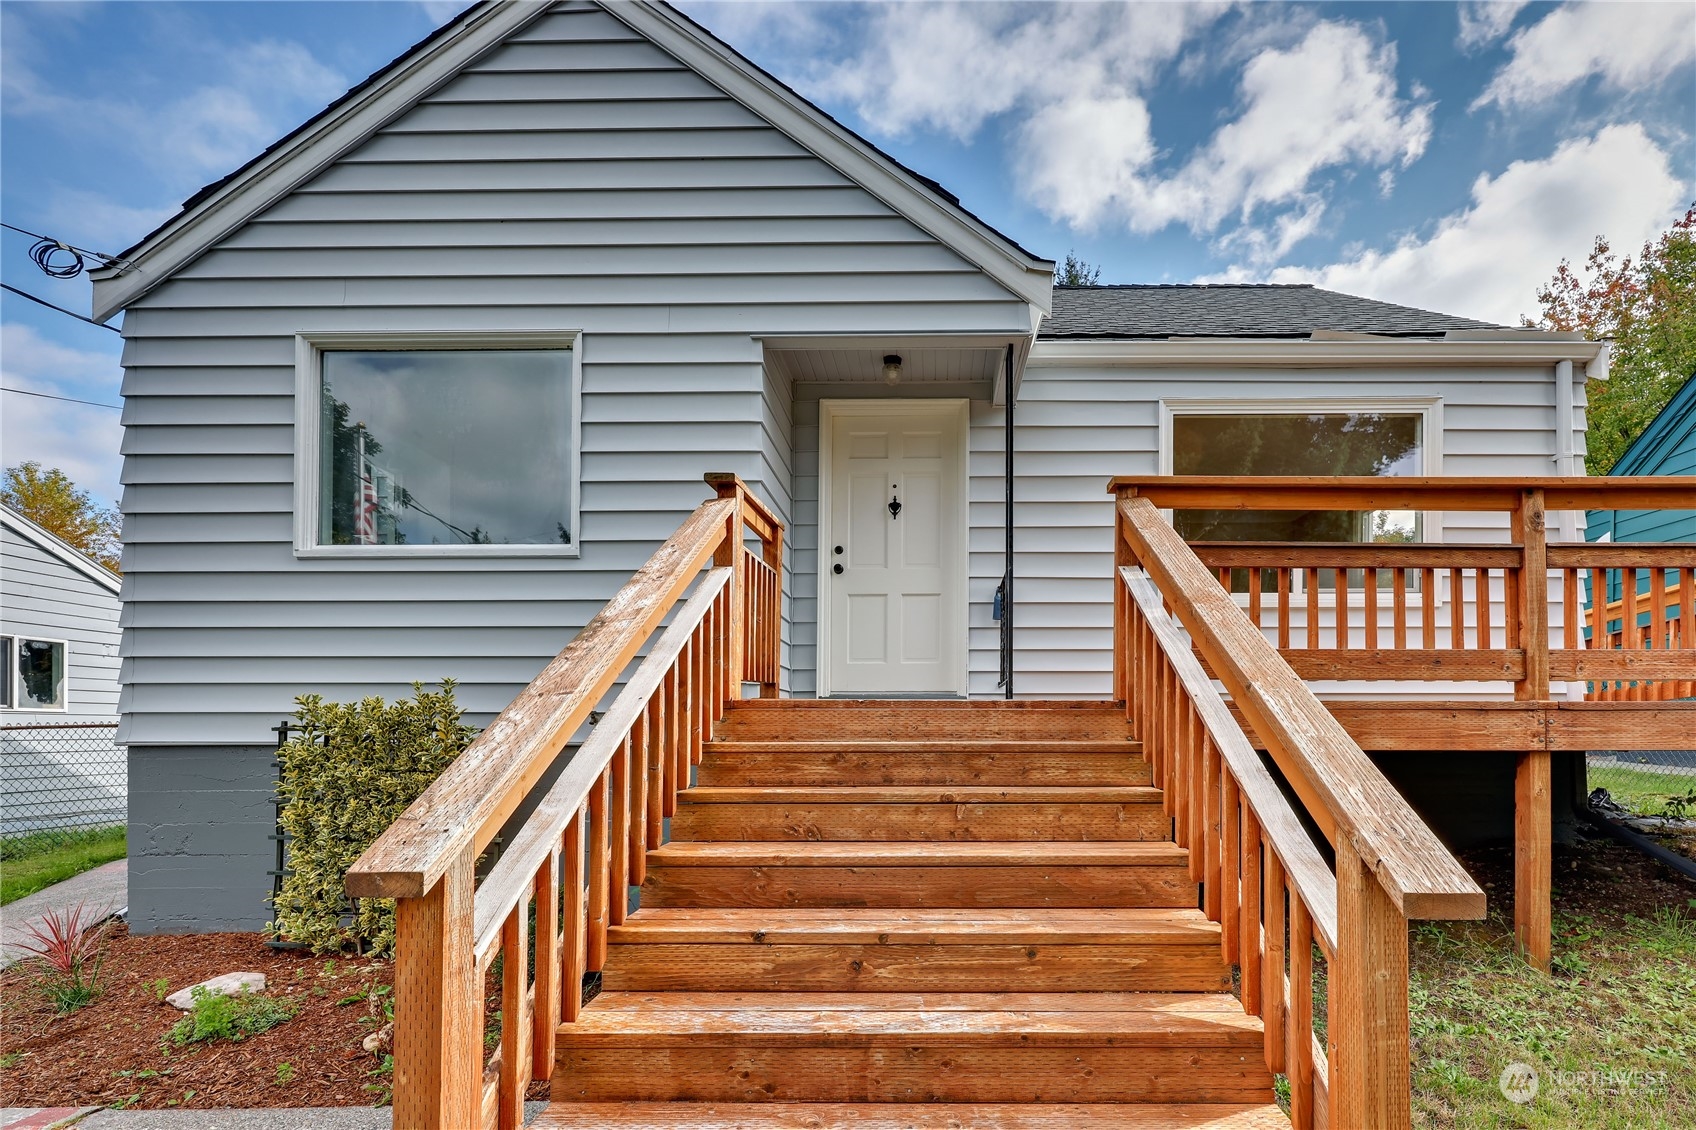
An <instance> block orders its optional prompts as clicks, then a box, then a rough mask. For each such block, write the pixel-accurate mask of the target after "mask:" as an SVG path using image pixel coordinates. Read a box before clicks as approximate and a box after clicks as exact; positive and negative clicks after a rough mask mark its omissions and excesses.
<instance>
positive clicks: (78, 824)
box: [0, 722, 129, 857]
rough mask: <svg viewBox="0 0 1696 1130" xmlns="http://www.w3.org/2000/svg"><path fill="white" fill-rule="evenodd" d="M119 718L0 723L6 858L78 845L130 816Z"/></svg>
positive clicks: (0, 821)
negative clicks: (119, 744)
mask: <svg viewBox="0 0 1696 1130" xmlns="http://www.w3.org/2000/svg"><path fill="white" fill-rule="evenodd" d="M117 732H118V724H117V723H116V722H68V723H63V724H48V725H26V726H0V855H3V856H5V857H17V856H21V855H27V854H34V853H36V852H39V851H49V850H53V849H55V848H58V847H62V846H67V845H70V844H75V843H78V842H81V841H84V840H87V839H88V838H90V837H91V836H96V835H98V834H99V833H101V832H103V831H107V830H110V829H115V828H122V827H123V826H124V825H125V823H126V822H127V820H128V807H129V765H128V762H127V760H126V758H125V756H124V751H123V750H122V749H121V748H120V747H119V746H118V744H117V743H116V742H115V741H114V740H113V739H114V738H115V737H116V736H117Z"/></svg>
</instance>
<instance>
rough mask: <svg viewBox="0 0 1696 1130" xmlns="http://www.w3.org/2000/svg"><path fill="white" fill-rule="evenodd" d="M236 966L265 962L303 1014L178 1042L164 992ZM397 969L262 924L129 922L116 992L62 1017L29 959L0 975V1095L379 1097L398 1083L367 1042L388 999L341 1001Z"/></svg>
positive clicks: (22, 1100) (30, 1099) (107, 979)
mask: <svg viewBox="0 0 1696 1130" xmlns="http://www.w3.org/2000/svg"><path fill="white" fill-rule="evenodd" d="M237 971H251V972H257V973H263V974H265V976H266V978H267V979H268V982H269V983H268V985H267V988H266V995H267V996H270V997H272V998H274V999H276V1000H278V1001H280V1002H283V1003H285V1004H286V1005H288V1006H289V1007H290V1008H293V1009H295V1010H296V1012H295V1015H294V1017H293V1018H292V1019H290V1020H288V1021H286V1022H284V1023H283V1024H281V1025H279V1026H278V1027H276V1028H273V1029H271V1030H270V1031H267V1032H261V1033H258V1034H257V1035H252V1036H249V1037H247V1038H246V1039H243V1040H241V1041H239V1042H230V1041H224V1040H220V1041H216V1042H212V1043H206V1044H190V1045H188V1046H187V1047H182V1048H177V1047H172V1046H170V1045H168V1044H167V1042H166V1039H165V1034H166V1033H167V1032H168V1031H169V1030H170V1028H171V1026H172V1025H173V1024H175V1023H176V1022H177V1020H178V1019H179V1018H180V1017H181V1016H182V1015H183V1014H182V1013H180V1012H178V1011H177V1010H176V1009H174V1008H172V1007H171V1006H169V1005H167V1004H164V1003H163V1001H162V997H163V996H164V994H165V993H168V992H175V991H176V990H178V989H182V988H185V987H187V986H189V985H193V984H196V983H198V982H200V981H203V980H205V979H207V978H208V977H212V976H216V975H217V974H220V973H231V972H237ZM393 976H394V967H393V965H392V964H390V963H389V962H386V961H366V960H347V959H333V960H332V959H326V958H316V957H309V956H306V955H304V954H297V953H287V952H282V953H279V952H277V951H275V950H272V949H270V948H269V947H268V946H266V945H265V942H264V939H263V938H262V937H260V936H259V935H257V934H199V935H192V936H186V937H164V936H158V935H155V936H150V937H131V936H130V934H129V932H128V931H127V930H126V929H124V927H123V926H122V925H119V926H118V927H117V928H116V929H115V930H114V931H113V932H112V935H111V937H110V940H109V942H108V944H107V951H106V965H105V970H104V974H103V984H104V986H105V991H104V992H103V993H102V994H101V995H100V997H99V998H98V999H97V1000H95V1001H94V1002H93V1003H92V1004H90V1005H87V1006H86V1007H84V1008H81V1009H79V1010H78V1011H76V1012H74V1013H72V1014H71V1015H69V1016H54V1015H53V1010H52V1008H51V1006H49V1005H48V1004H47V1003H46V1001H44V1000H43V999H42V998H41V996H40V995H39V994H38V993H36V992H35V991H34V990H33V989H32V988H31V986H30V981H29V976H28V973H27V971H25V970H24V969H23V968H21V967H19V966H13V967H12V968H11V969H8V970H6V971H5V972H4V973H0V1012H3V1014H4V1023H3V1027H0V1055H3V1058H0V1064H4V1067H3V1069H0V1106H54V1105H62V1106H80V1105H101V1106H115V1105H126V1106H135V1107H138V1108H158V1107H166V1106H177V1107H191V1108H192V1107H269V1106H370V1105H372V1104H373V1103H374V1102H375V1101H377V1100H378V1099H379V1098H380V1097H381V1095H382V1088H383V1087H385V1086H386V1084H387V1083H388V1081H389V1080H388V1076H387V1074H385V1073H384V1072H383V1071H382V1066H383V1061H382V1058H381V1057H380V1056H377V1055H373V1054H371V1053H369V1052H366V1051H365V1050H364V1049H363V1048H362V1047H361V1043H362V1041H363V1040H364V1039H365V1037H366V1035H367V1034H369V1033H370V1032H372V1031H373V1030H374V1029H375V1028H376V1027H377V1025H378V1023H379V1020H378V1018H379V1017H380V1016H381V1008H380V1002H381V997H380V996H379V997H378V1003H377V1005H376V1006H375V1007H374V1006H373V1005H372V1004H370V1003H368V1002H367V1001H365V1000H360V1001H357V1002H353V1003H345V1004H344V1003H340V1002H343V1001H346V1000H347V999H348V998H349V997H353V996H359V995H362V994H365V993H367V992H369V991H370V989H371V988H372V986H388V985H392V983H393ZM285 1065H286V1066H285ZM374 1072H375V1074H373V1073H374ZM154 1073H156V1074H154ZM368 1085H370V1086H372V1087H376V1088H378V1090H377V1091H372V1090H368V1089H367V1086H368Z"/></svg>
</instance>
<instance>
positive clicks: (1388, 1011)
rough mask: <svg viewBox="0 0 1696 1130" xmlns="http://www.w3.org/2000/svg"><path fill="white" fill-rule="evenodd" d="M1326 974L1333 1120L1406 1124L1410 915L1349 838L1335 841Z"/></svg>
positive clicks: (1379, 1129) (1381, 1129)
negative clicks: (1332, 937)
mask: <svg viewBox="0 0 1696 1130" xmlns="http://www.w3.org/2000/svg"><path fill="white" fill-rule="evenodd" d="M1330 976H1331V983H1330V997H1329V1004H1328V1017H1329V1024H1330V1027H1329V1036H1330V1044H1331V1052H1330V1063H1331V1070H1330V1087H1331V1125H1332V1126H1339V1127H1356V1126H1358V1127H1367V1126H1370V1127H1372V1128H1373V1130H1400V1128H1402V1127H1408V1126H1411V1125H1412V1124H1413V1105H1412V1104H1413V1095H1412V1086H1413V1084H1412V1077H1411V1076H1410V1074H1409V1069H1410V1054H1409V1047H1408V1043H1409V1039H1410V1032H1409V1025H1408V1015H1407V980H1408V949H1407V919H1406V918H1404V917H1403V916H1402V914H1401V912H1400V911H1398V910H1397V909H1396V905H1395V903H1394V902H1393V901H1392V900H1391V898H1390V896H1389V894H1388V893H1386V892H1385V890H1384V888H1383V886H1382V884H1380V883H1379V881H1378V879H1377V877H1376V876H1374V875H1373V874H1372V872H1371V870H1369V869H1368V868H1367V866H1366V865H1365V863H1364V862H1363V861H1362V860H1361V858H1360V853H1359V852H1357V851H1356V850H1355V847H1354V844H1353V843H1352V842H1351V841H1349V840H1348V839H1347V838H1346V837H1339V839H1338V842H1337V952H1336V959H1335V961H1333V963H1332V965H1331V971H1330Z"/></svg>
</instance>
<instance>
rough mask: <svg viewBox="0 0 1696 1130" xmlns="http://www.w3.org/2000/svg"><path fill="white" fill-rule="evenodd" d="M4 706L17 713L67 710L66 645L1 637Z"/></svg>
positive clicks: (50, 641) (2, 703)
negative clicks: (3, 656)
mask: <svg viewBox="0 0 1696 1130" xmlns="http://www.w3.org/2000/svg"><path fill="white" fill-rule="evenodd" d="M0 652H3V653H4V655H5V660H4V663H3V668H4V669H3V671H0V676H3V677H0V685H3V687H4V690H3V691H0V696H3V701H0V705H3V706H5V707H9V708H11V709H13V710H63V709H65V644H64V642H63V641H61V640H35V639H25V638H23V637H21V636H19V637H9V636H7V637H0Z"/></svg>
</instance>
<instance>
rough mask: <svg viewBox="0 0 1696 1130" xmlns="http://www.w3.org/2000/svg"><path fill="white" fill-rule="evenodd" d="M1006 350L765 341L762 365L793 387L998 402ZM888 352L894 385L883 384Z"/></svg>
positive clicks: (989, 345) (907, 341)
mask: <svg viewBox="0 0 1696 1130" xmlns="http://www.w3.org/2000/svg"><path fill="white" fill-rule="evenodd" d="M1006 351H1007V343H1006V342H997V341H994V340H990V339H971V340H969V341H946V342H939V341H937V340H936V339H934V338H933V339H928V340H927V339H922V338H899V337H891V338H890V339H888V340H887V341H884V340H877V341H873V342H867V341H866V340H865V339H861V340H859V341H852V342H848V341H839V342H831V341H808V342H804V343H799V342H797V343H791V342H782V343H780V342H774V341H767V342H766V343H765V363H766V366H767V368H768V369H770V370H771V371H772V372H773V373H774V374H775V375H777V376H778V377H780V378H781V379H784V380H788V381H790V382H792V383H794V384H796V385H825V386H831V387H840V388H841V389H842V392H843V393H847V392H848V386H859V388H860V390H861V392H860V395H865V390H866V389H867V387H868V386H876V387H877V388H879V389H885V388H887V389H888V392H887V395H890V396H926V395H930V396H937V395H948V396H958V395H966V394H968V392H969V394H970V395H972V396H982V397H985V398H991V399H999V397H1000V394H1001V388H1002V384H1003V382H1004V378H1005V365H1006V361H1005V358H1006ZM889 354H895V355H897V356H899V357H900V358H901V381H900V383H899V384H897V385H895V386H893V387H891V386H886V385H885V384H884V380H883V359H884V357H885V356H887V355H889ZM1022 359H1023V358H1022V353H1019V352H1017V351H1016V356H1015V360H1016V362H1017V361H1022ZM826 395H833V394H831V393H827V394H826Z"/></svg>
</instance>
